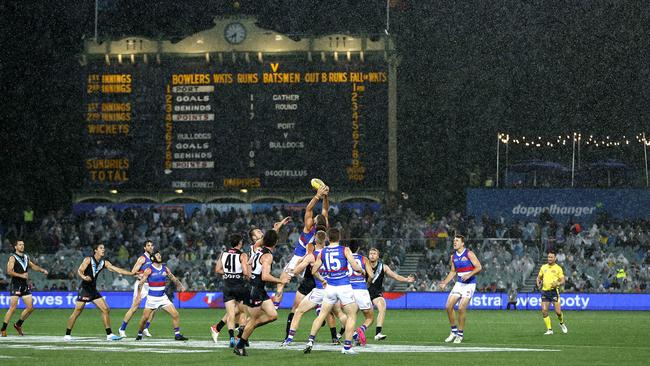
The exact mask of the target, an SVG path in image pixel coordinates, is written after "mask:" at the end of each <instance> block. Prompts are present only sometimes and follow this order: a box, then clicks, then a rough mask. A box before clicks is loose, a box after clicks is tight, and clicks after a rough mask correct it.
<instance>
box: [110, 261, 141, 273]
mask: <svg viewBox="0 0 650 366" xmlns="http://www.w3.org/2000/svg"><path fill="white" fill-rule="evenodd" d="M104 266H106V269H107V270H109V271H111V272H115V273H119V274H121V275H125V276H133V275H135V274H136V272H132V271H131V272H129V271H127V270H126V269H122V268H120V267H116V266H114V265H113V264H112V263H111V262H109V261H107V260H104Z"/></svg>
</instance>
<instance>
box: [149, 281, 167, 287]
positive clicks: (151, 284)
mask: <svg viewBox="0 0 650 366" xmlns="http://www.w3.org/2000/svg"><path fill="white" fill-rule="evenodd" d="M166 284H167V282H165V281H162V282H149V286H150V287H159V286H165V285H166Z"/></svg>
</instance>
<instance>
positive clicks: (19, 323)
mask: <svg viewBox="0 0 650 366" xmlns="http://www.w3.org/2000/svg"><path fill="white" fill-rule="evenodd" d="M23 322H24V320H22V319H18V321H17V322H16V326H17V327H22V326H23Z"/></svg>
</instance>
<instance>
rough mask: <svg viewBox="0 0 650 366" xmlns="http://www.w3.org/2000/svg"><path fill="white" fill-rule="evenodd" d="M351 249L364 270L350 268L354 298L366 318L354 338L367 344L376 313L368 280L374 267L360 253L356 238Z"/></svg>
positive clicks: (351, 244)
mask: <svg viewBox="0 0 650 366" xmlns="http://www.w3.org/2000/svg"><path fill="white" fill-rule="evenodd" d="M350 251H351V252H352V256H353V257H354V260H355V262H357V264H358V265H360V266H361V268H363V270H364V271H363V272H355V271H353V270H352V269H350V285H351V286H352V292H354V300H355V301H356V303H357V306H358V307H359V310H361V312H363V316H364V320H363V324H361V326H360V327H359V328H357V329H356V331H355V334H354V336H353V338H354V339H355V340H356V341H357V342H358V343H359V344H360V345H362V346H365V345H366V329H368V327H369V326H370V325H372V322H373V320H374V317H375V313H374V311H373V310H372V301H371V300H370V293H369V292H368V284H367V281H368V280H369V279H372V278H373V277H374V273H373V272H372V267H371V266H370V263H369V261H368V258H366V257H364V256H363V255H361V254H359V242H358V241H356V240H353V241H350Z"/></svg>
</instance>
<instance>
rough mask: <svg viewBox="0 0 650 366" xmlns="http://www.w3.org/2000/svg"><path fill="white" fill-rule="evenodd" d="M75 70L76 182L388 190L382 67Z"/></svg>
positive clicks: (310, 65) (90, 67)
mask: <svg viewBox="0 0 650 366" xmlns="http://www.w3.org/2000/svg"><path fill="white" fill-rule="evenodd" d="M85 70H86V75H85V77H86V90H85V103H84V117H85V126H84V131H85V136H86V137H87V138H86V142H87V146H86V149H85V156H84V159H85V161H84V166H85V171H86V178H85V182H84V186H85V187H86V188H89V189H97V188H104V187H122V188H133V189H178V188H186V189H219V188H275V189H278V188H294V187H296V186H305V185H306V184H307V183H306V182H308V178H312V177H320V178H322V179H323V180H325V181H326V182H327V183H328V184H330V185H336V186H339V187H343V188H348V189H354V188H384V187H386V185H387V178H386V177H387V174H386V171H387V160H388V159H387V150H388V138H387V123H388V114H387V113H388V112H387V110H388V75H387V67H386V65H385V64H343V63H341V64H318V63H309V62H306V61H305V62H300V61H294V62H278V63H264V64H239V65H237V64H233V65H230V66H228V65H208V64H205V63H198V62H196V63H194V64H193V63H188V62H185V61H184V62H183V63H180V64H171V65H170V64H168V65H162V66H157V65H135V66H134V65H114V66H105V65H88V66H86V69H85Z"/></svg>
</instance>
